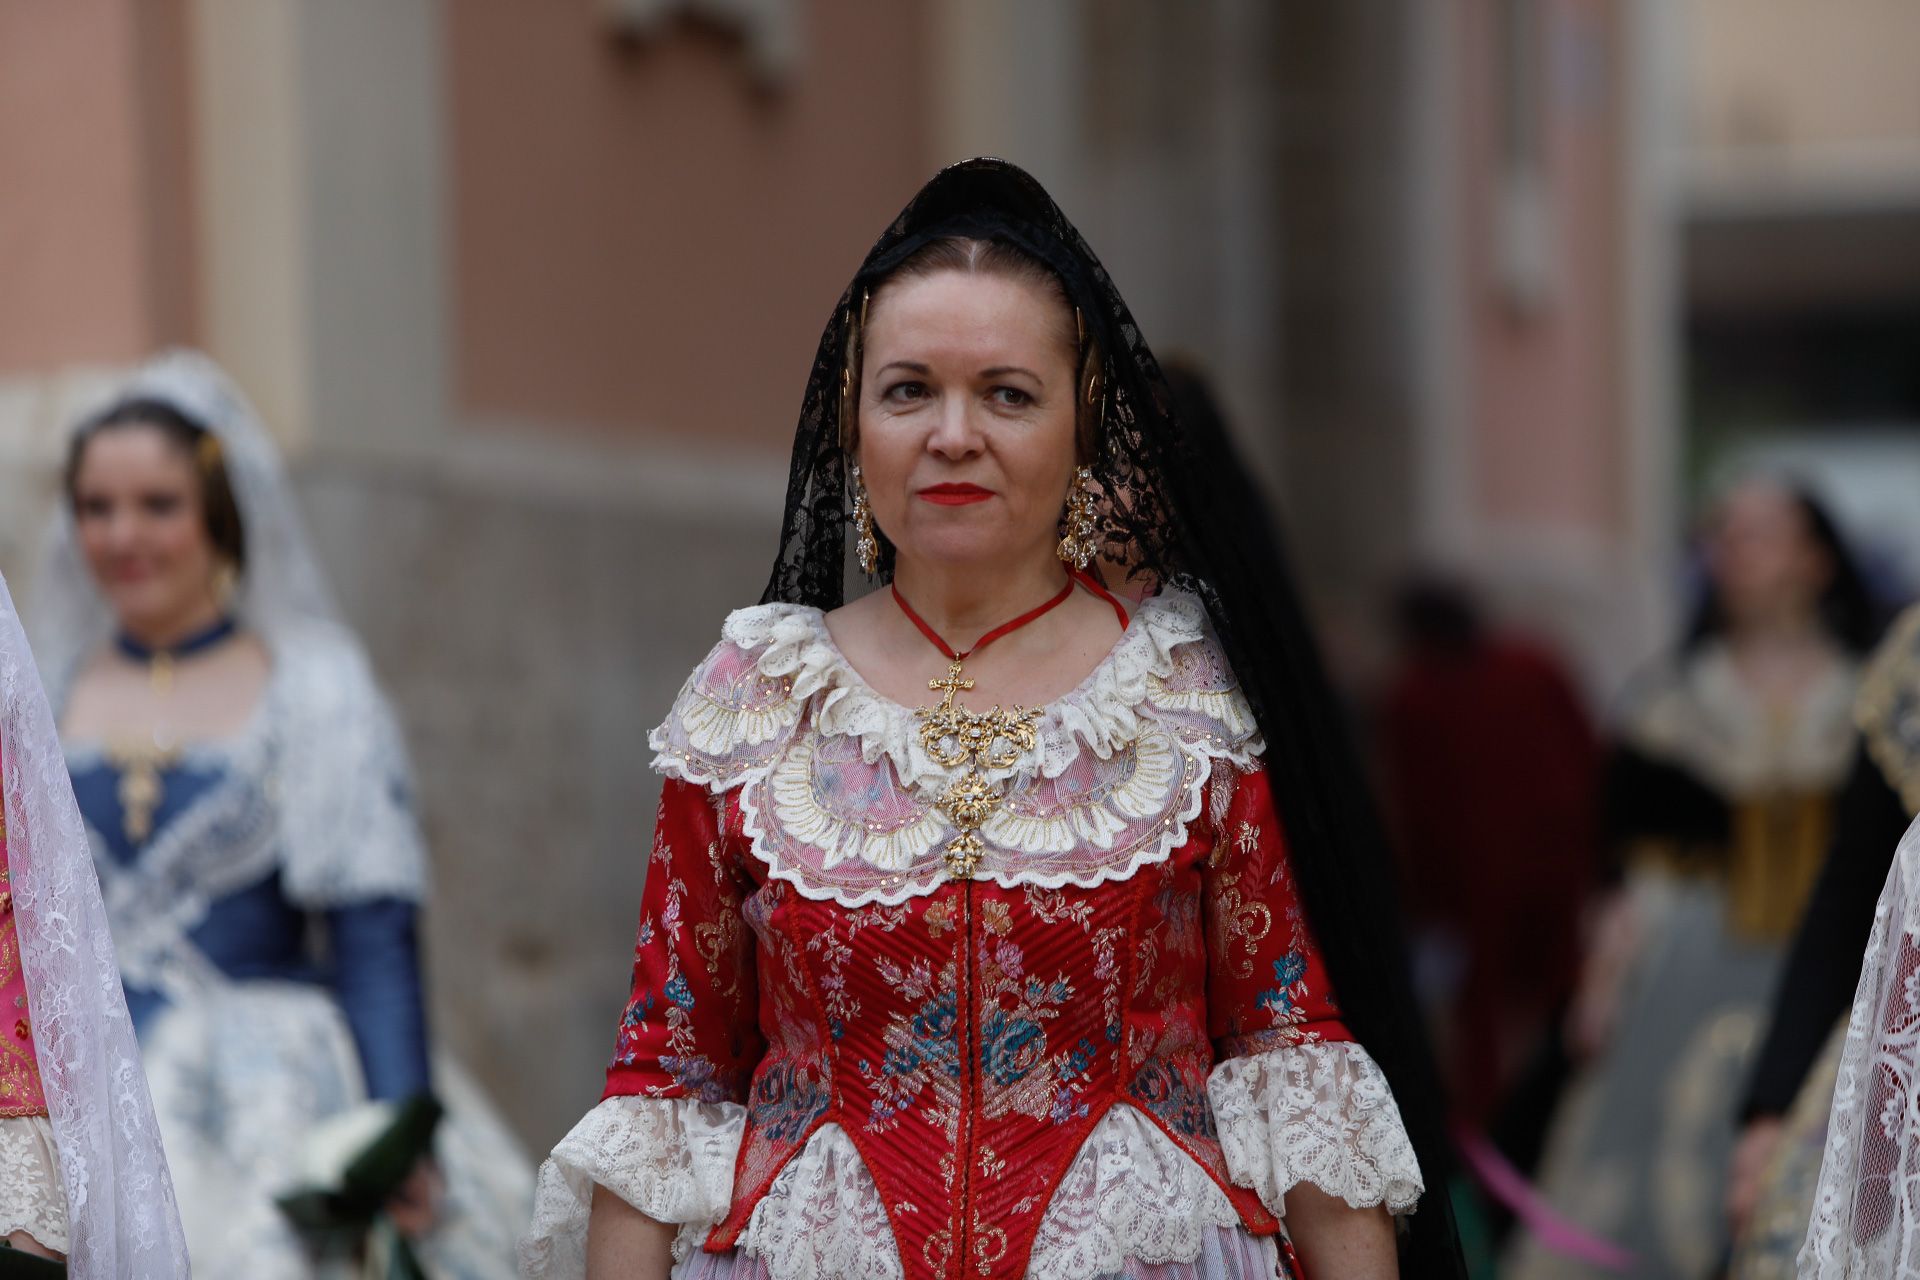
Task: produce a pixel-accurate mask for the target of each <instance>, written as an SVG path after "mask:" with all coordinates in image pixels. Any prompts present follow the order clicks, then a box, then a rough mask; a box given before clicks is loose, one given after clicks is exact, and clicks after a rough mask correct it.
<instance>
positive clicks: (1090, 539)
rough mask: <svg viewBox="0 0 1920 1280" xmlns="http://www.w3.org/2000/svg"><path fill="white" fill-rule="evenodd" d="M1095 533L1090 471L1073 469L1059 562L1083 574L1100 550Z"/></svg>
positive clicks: (1088, 469)
mask: <svg viewBox="0 0 1920 1280" xmlns="http://www.w3.org/2000/svg"><path fill="white" fill-rule="evenodd" d="M1098 533H1099V526H1098V523H1097V522H1096V521H1095V519H1094V514H1093V468H1092V467H1076V468H1075V469H1074V472H1073V484H1072V485H1071V486H1070V487H1069V488H1068V489H1067V514H1066V532H1065V533H1063V534H1062V535H1061V536H1060V546H1059V551H1058V554H1059V556H1060V558H1061V559H1062V560H1064V561H1065V562H1066V563H1068V564H1070V565H1072V566H1073V567H1074V568H1076V569H1080V570H1083V571H1084V570H1085V569H1086V567H1087V566H1088V565H1090V564H1092V563H1093V557H1094V554H1095V553H1096V552H1097V551H1098V550H1099V546H1100V544H1099V540H1098V538H1097V536H1096V535H1097V534H1098Z"/></svg>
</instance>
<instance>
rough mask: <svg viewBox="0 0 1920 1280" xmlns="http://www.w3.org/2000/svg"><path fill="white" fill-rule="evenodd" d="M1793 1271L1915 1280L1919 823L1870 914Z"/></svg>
mask: <svg viewBox="0 0 1920 1280" xmlns="http://www.w3.org/2000/svg"><path fill="white" fill-rule="evenodd" d="M1799 1262H1800V1275H1801V1276H1802V1277H1803V1278H1804V1280H1866V1278H1867V1277H1872V1280H1920V823H1916V824H1915V825H1914V826H1913V827H1911V828H1909V829H1908V831H1907V834H1906V836H1905V838H1903V839H1902V840H1901V842H1900V849H1899V852H1898V854H1897V856H1896V857H1895V858H1894V863H1893V870H1892V871H1891V872H1890V873H1889V874H1888V876H1887V886H1886V888H1885V889H1884V890H1883V891H1882V892H1881V894H1880V902H1879V905H1878V906H1876V907H1875V908H1874V914H1873V932H1872V934H1871V935H1870V936H1869V938H1868V940H1867V951H1866V958H1865V962H1864V964H1863V965H1862V968H1861V971H1860V985H1859V987H1858V989H1857V990H1856V991H1855V993H1854V998H1853V1014H1852V1017H1851V1019H1850V1020H1849V1022H1848V1024H1847V1038H1846V1045H1845V1048H1844V1049H1843V1050H1842V1054H1841V1060H1840V1074H1839V1078H1838V1080H1837V1082H1836V1083H1835V1086H1834V1092H1833V1111H1832V1113H1831V1115H1830V1117H1829V1120H1828V1124H1827V1149H1826V1155H1825V1158H1824V1159H1823V1160H1822V1162H1821V1165H1820V1182H1819V1187H1818V1190H1817V1191H1816V1192H1815V1194H1814V1203H1813V1219H1812V1221H1811V1223H1810V1224H1809V1225H1808V1228H1807V1240H1806V1244H1805V1245H1804V1246H1802V1248H1801V1251H1800V1260H1799Z"/></svg>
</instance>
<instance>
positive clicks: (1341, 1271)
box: [1286, 1182, 1400, 1280]
mask: <svg viewBox="0 0 1920 1280" xmlns="http://www.w3.org/2000/svg"><path fill="white" fill-rule="evenodd" d="M1286 1218H1287V1234H1288V1235H1289V1236H1291V1237H1292V1238H1293V1247H1294V1249H1295V1250H1296V1251H1297V1252H1298V1253H1299V1255H1300V1263H1301V1265H1302V1266H1303V1267H1304V1268H1305V1269H1306V1273H1307V1275H1309V1276H1336V1277H1339V1280H1395V1278H1396V1277H1398V1276H1399V1274H1400V1259H1399V1248H1398V1245H1397V1242H1396V1241H1395V1239H1394V1229H1393V1215H1391V1214H1389V1213H1388V1212H1387V1211H1386V1209H1385V1208H1383V1207H1381V1206H1379V1205H1375V1206H1374V1207H1372V1208H1370V1209H1356V1208H1354V1207H1353V1206H1351V1205H1349V1204H1348V1203H1347V1202H1346V1201H1345V1200H1342V1199H1340V1198H1339V1197H1338V1196H1330V1195H1328V1194H1327V1193H1326V1192H1324V1191H1322V1190H1320V1188H1318V1187H1316V1186H1313V1185H1312V1184H1310V1183H1305V1182H1302V1183H1297V1184H1296V1185H1294V1186H1291V1187H1288V1188H1287V1214H1286Z"/></svg>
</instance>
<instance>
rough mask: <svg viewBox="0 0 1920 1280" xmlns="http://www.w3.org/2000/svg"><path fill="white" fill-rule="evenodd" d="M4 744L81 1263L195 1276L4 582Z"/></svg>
mask: <svg viewBox="0 0 1920 1280" xmlns="http://www.w3.org/2000/svg"><path fill="white" fill-rule="evenodd" d="M0 756H3V757H4V758H5V761H6V769H5V779H4V792H5V810H4V812H5V816H6V827H7V857H8V863H9V870H10V875H11V883H12V890H13V907H14V915H15V919H16V921H17V923H18V926H19V936H20V958H21V964H22V967H23V969H24V970H25V973H26V987H27V996H28V1000H29V1003H30V1005H31V1008H32V1011H33V1020H32V1030H33V1042H34V1047H35V1049H36V1051H37V1057H38V1060H39V1066H40V1080H41V1084H42V1086H43V1088H44V1089H45V1091H46V1101H47V1111H48V1117H49V1120H50V1121H51V1124H52V1127H53V1134H54V1139H55V1145H56V1146H57V1148H58V1153H59V1164H60V1170H61V1178H62V1182H63V1185H64V1190H65V1193H66V1204H67V1215H68V1235H69V1249H68V1272H69V1274H71V1275H74V1276H82V1277H93V1276H98V1277H108V1276H112V1277H127V1278H128V1280H146V1278H148V1277H152V1278H154V1280H161V1278H170V1277H176V1276H178V1277H184V1276H186V1275H187V1274H188V1269H187V1248H186V1240H185V1237H184V1236H183V1235H182V1233H181V1230H180V1216H179V1213H178V1211H177V1210H176V1208H175V1205H174V1196H173V1186H172V1183H171V1182H170V1181H169V1179H168V1177H167V1166H166V1160H165V1158H164V1157H163V1156H162V1155H161V1150H160V1137H159V1131H158V1129H157V1127H156V1125H155V1123H154V1117H153V1103H152V1100H151V1099H150V1098H149V1096H148V1094H147V1083H146V1077H145V1075H144V1074H143V1073H142V1071H141V1067H140V1051H139V1049H138V1047H137V1046H136V1045H135V1043H134V1037H133V1022H132V1019H130V1018H129V1017H128V1016H127V1003H126V998H125V996H124V995H123V994H122V993H121V990H120V975H119V971H118V968H117V967H116V965H115V961H114V951H113V939H112V937H111V936H110V935H109V933H108V931H107V916H106V911H105V909H104V908H103V907H102V906H101V902H100V886H99V884H98V883H97V882H96V881H95V879H94V874H93V856H92V852H91V850H90V849H89V847H88V844H87V838H86V829H85V827H84V826H83V825H82V823H81V819H80V811H79V809H78V807H77V806H75V804H74V801H73V790H72V786H71V784H70V783H69V781H68V779H67V768H66V759H65V757H64V756H63V755H62V754H61V751H60V740H59V738H58V736H57V735H56V734H55V732H54V724H53V714H52V712H51V711H50V710H49V709H48V707H47V698H46V694H45V692H44V691H43V690H42V688H41V686H40V678H39V673H38V672H37V670H36V669H35V667H34V664H33V658H32V655H31V654H30V653H29V652H28V650H27V642H26V637H25V636H24V635H23V634H22V632H21V629H20V620H19V617H18V615H17V614H15V612H14V609H13V600H12V597H11V596H10V595H8V593H7V591H6V587H5V584H4V582H0Z"/></svg>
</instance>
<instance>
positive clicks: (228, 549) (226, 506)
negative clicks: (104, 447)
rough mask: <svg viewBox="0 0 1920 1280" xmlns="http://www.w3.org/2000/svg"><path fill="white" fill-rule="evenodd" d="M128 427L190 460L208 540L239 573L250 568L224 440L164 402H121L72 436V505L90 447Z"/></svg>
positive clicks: (68, 480)
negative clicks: (154, 435) (150, 433)
mask: <svg viewBox="0 0 1920 1280" xmlns="http://www.w3.org/2000/svg"><path fill="white" fill-rule="evenodd" d="M129 427H150V428H152V429H153V430H155V431H158V432H159V433H160V435H161V436H162V437H163V438H164V439H165V440H166V441H167V442H168V443H169V444H171V445H172V446H173V447H174V448H175V449H176V450H177V451H178V452H179V453H180V454H181V455H183V456H184V457H185V458H186V459H187V460H188V461H189V462H191V463H193V467H194V471H195V473H196V474H197V475H198V476H199V477H200V516H201V520H202V522H203V523H204V524H205V526H206V530H207V537H208V538H209V539H210V540H211V541H212V542H213V546H214V550H216V551H218V552H219V553H220V554H221V555H222V556H223V557H225V558H226V560H227V561H228V562H229V563H230V564H232V565H233V568H234V571H235V572H240V571H242V570H244V569H245V568H246V567H247V530H246V526H245V525H244V524H243V523H242V522H241V519H240V504H239V502H238V501H237V500H236V499H235V498H234V495H233V482H232V480H231V479H230V478H229V477H228V475H227V463H226V458H225V456H224V454H223V453H222V451H221V449H220V438H219V437H218V436H216V435H214V434H213V433H212V432H211V431H209V430H207V428H206V427H204V426H202V425H201V424H200V423H198V422H196V421H195V420H194V419H192V418H190V417H188V416H187V415H186V414H185V413H182V412H181V411H180V409H179V408H178V407H176V406H175V405H173V404H171V403H169V402H167V401H165V400H154V399H148V398H143V397H136V398H134V399H131V400H122V401H120V402H119V403H118V404H115V405H114V406H113V407H112V408H110V409H108V410H106V412H104V413H102V414H100V415H99V416H97V417H95V418H93V419H91V420H90V421H88V422H87V423H86V425H84V426H82V427H81V428H80V429H79V430H78V431H76V432H74V433H73V442H72V443H71V444H69V445H68V446H67V465H66V477H65V478H66V487H67V502H68V504H69V505H72V504H74V503H75V502H77V501H78V498H79V493H78V490H77V488H76V485H77V484H78V482H79V479H80V463H81V460H82V459H84V458H85V457H86V453H87V446H88V445H89V444H91V443H92V442H93V440H94V438H95V437H96V436H98V435H100V434H101V433H102V432H106V431H120V430H125V429H127V428H129Z"/></svg>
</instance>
